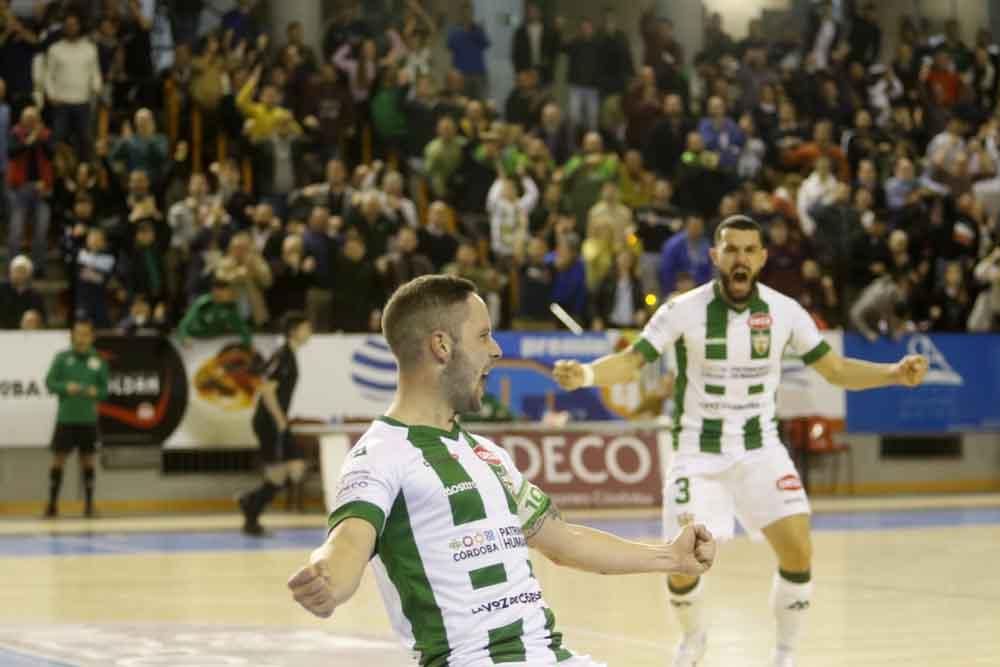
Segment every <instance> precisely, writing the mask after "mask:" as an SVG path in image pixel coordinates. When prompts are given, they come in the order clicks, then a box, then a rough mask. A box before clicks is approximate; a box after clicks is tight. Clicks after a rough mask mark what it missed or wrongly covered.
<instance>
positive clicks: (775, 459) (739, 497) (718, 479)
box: [663, 445, 810, 541]
mask: <svg viewBox="0 0 1000 667" xmlns="http://www.w3.org/2000/svg"><path fill="white" fill-rule="evenodd" d="M720 456H723V455H719V454H702V453H677V452H674V459H673V462H672V463H671V465H670V470H669V471H668V473H667V479H666V482H665V484H664V487H663V537H664V538H665V539H673V537H674V536H675V535H676V534H677V531H679V530H680V525H681V524H680V518H681V517H682V516H684V515H687V514H690V515H692V517H693V519H694V521H695V522H696V523H701V524H704V525H705V526H706V527H707V528H708V529H709V530H710V531H712V535H714V536H715V538H716V539H717V540H720V541H724V540H730V539H732V537H733V533H734V531H735V523H734V519H739V521H740V525H741V526H743V528H744V529H745V530H746V531H747V532H755V531H759V530H761V529H762V528H764V527H766V526H769V525H770V524H772V523H774V522H775V521H778V520H779V519H784V518H785V517H788V516H792V515H795V514H809V513H810V508H809V498H807V497H806V492H805V490H804V489H803V488H802V482H801V480H800V479H799V473H798V472H797V471H796V470H795V464H793V463H792V459H791V458H790V457H789V456H788V452H787V450H785V448H784V447H782V446H780V445H772V446H764V447H762V448H761V449H755V450H752V451H749V452H746V453H742V454H740V455H739V456H738V457H735V458H732V459H725V458H721V459H720ZM720 464H721V465H720Z"/></svg>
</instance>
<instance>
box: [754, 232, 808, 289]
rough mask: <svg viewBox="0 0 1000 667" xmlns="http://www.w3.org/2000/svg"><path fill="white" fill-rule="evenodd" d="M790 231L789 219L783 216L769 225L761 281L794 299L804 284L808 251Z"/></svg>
mask: <svg viewBox="0 0 1000 667" xmlns="http://www.w3.org/2000/svg"><path fill="white" fill-rule="evenodd" d="M789 231H790V230H789V228H788V221H786V220H785V219H784V218H783V217H777V218H775V219H774V220H773V221H772V222H771V224H770V226H769V227H768V233H767V236H768V241H767V264H765V265H764V268H763V269H762V270H761V273H760V281H761V282H762V283H764V284H766V285H767V286H768V287H772V288H774V289H776V290H778V291H779V292H781V293H782V294H784V295H786V296H790V297H792V298H793V299H794V298H796V297H798V296H799V292H800V289H801V286H802V264H803V263H804V262H805V260H806V252H805V249H804V248H803V247H802V244H801V243H800V242H799V240H798V239H793V238H792V237H791V234H790V233H789Z"/></svg>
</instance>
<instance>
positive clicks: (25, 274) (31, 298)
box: [0, 255, 45, 329]
mask: <svg viewBox="0 0 1000 667" xmlns="http://www.w3.org/2000/svg"><path fill="white" fill-rule="evenodd" d="M33 272H34V266H33V265H32V263H31V260H30V259H28V258H27V256H25V255H18V256H17V257H15V258H14V259H12V260H11V261H10V268H9V276H10V282H6V283H3V284H0V329H18V328H21V319H22V318H23V317H24V314H25V313H27V312H29V311H34V312H36V313H38V315H39V318H40V319H41V322H42V324H43V325H44V323H45V301H44V299H43V298H42V295H41V294H40V293H39V292H38V290H36V289H35V288H34V287H32V286H31V278H32V273H33Z"/></svg>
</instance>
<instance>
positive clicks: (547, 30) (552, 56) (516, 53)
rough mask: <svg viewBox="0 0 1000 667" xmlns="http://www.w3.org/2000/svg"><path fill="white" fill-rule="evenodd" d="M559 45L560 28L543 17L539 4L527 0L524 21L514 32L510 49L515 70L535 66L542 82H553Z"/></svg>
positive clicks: (543, 84) (545, 84)
mask: <svg viewBox="0 0 1000 667" xmlns="http://www.w3.org/2000/svg"><path fill="white" fill-rule="evenodd" d="M559 47H560V35H559V31H558V30H557V29H556V28H555V27H554V26H552V25H550V24H549V23H547V22H546V21H545V20H544V19H543V17H542V10H541V9H539V7H538V5H537V4H535V3H534V2H529V3H527V4H526V5H525V19H524V22H523V23H522V24H521V25H520V26H519V27H518V29H517V30H516V31H515V32H514V42H513V46H512V49H511V52H512V56H513V62H514V71H515V72H523V71H524V70H526V69H534V70H535V71H537V72H538V78H539V81H540V83H541V85H542V86H548V85H550V84H551V83H552V77H553V73H554V70H555V64H556V58H558V56H559Z"/></svg>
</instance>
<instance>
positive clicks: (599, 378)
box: [552, 345, 646, 391]
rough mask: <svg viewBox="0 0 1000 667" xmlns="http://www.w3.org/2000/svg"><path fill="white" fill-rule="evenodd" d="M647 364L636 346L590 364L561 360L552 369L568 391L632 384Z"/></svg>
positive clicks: (554, 376) (553, 375) (557, 379)
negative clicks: (625, 383) (636, 374)
mask: <svg viewBox="0 0 1000 667" xmlns="http://www.w3.org/2000/svg"><path fill="white" fill-rule="evenodd" d="M645 363H646V357H644V356H643V354H642V353H641V352H640V351H639V350H638V349H636V347H635V345H632V346H630V347H629V348H628V349H626V350H622V351H621V352H616V353H615V354H609V355H607V356H604V357H601V358H600V359H598V360H597V361H592V362H591V363H589V364H581V363H580V362H579V361H574V360H571V359H570V360H560V361H557V362H556V365H555V367H554V368H553V369H552V377H553V378H554V379H555V381H556V382H558V383H559V386H560V387H562V388H563V389H565V390H567V391H573V390H574V389H579V388H580V387H589V386H597V387H605V386H609V385H613V384H621V383H623V382H631V381H632V380H633V379H634V377H635V373H636V371H638V370H639V369H640V368H642V367H643V366H644V365H645Z"/></svg>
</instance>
